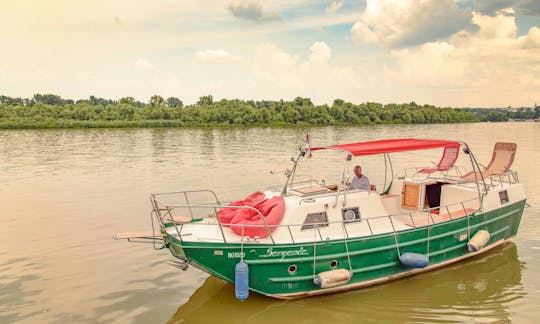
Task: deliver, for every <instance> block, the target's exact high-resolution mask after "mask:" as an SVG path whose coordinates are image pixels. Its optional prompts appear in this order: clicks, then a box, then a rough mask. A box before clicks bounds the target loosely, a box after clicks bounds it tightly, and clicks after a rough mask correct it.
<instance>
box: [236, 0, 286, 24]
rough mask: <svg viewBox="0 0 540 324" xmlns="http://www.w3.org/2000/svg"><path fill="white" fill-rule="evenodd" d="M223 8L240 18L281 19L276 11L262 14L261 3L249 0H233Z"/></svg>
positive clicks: (254, 19) (256, 19) (255, 19)
mask: <svg viewBox="0 0 540 324" xmlns="http://www.w3.org/2000/svg"><path fill="white" fill-rule="evenodd" d="M225 8H227V9H228V10H229V11H230V12H231V13H232V14H233V16H235V17H237V18H241V19H247V20H253V21H260V20H279V19H281V17H280V16H279V15H278V14H277V13H271V14H267V15H264V14H263V7H262V5H261V4H260V3H258V2H255V1H250V0H233V1H231V2H230V3H229V4H228V5H227V6H226V7H225Z"/></svg>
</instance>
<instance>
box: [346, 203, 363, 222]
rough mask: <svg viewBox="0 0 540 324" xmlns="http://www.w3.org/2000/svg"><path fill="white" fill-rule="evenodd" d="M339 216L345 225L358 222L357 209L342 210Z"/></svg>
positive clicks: (358, 214)
mask: <svg viewBox="0 0 540 324" xmlns="http://www.w3.org/2000/svg"><path fill="white" fill-rule="evenodd" d="M341 216H342V217H343V221H344V222H345V223H352V222H357V221H359V220H360V210H358V207H352V208H343V209H342V210H341Z"/></svg>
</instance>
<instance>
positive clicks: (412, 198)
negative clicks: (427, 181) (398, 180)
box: [401, 182, 420, 210]
mask: <svg viewBox="0 0 540 324" xmlns="http://www.w3.org/2000/svg"><path fill="white" fill-rule="evenodd" d="M401 197H402V198H401V207H402V208H404V209H409V210H418V201H419V197H420V184H418V183H412V182H405V183H403V194H402V196H401Z"/></svg>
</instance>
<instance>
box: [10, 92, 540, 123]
mask: <svg viewBox="0 0 540 324" xmlns="http://www.w3.org/2000/svg"><path fill="white" fill-rule="evenodd" d="M534 113H535V114H536V115H538V109H537V110H536V111H535V112H533V115H534ZM484 115H485V114H484V112H478V111H476V110H474V109H454V108H440V107H435V106H431V105H417V104H416V103H415V102H411V103H405V104H386V105H383V104H380V103H374V102H366V103H362V104H352V103H350V102H345V101H344V100H341V99H336V100H334V102H333V104H332V105H331V106H329V105H326V104H324V105H314V104H313V103H312V101H311V99H309V98H302V97H297V98H295V99H294V100H291V101H284V100H279V101H270V100H262V101H253V100H239V99H232V100H229V99H221V100H219V101H214V99H213V97H212V96H211V95H207V96H202V97H200V98H199V100H198V101H197V103H195V104H193V105H187V106H185V105H184V104H183V102H182V101H181V100H180V99H178V98H175V97H169V98H163V97H161V96H159V95H154V96H152V97H151V98H150V100H149V101H148V102H147V103H143V102H140V101H137V100H135V99H134V98H133V97H125V98H121V99H119V100H110V99H104V98H98V97H95V96H90V98H88V99H82V100H77V101H74V100H72V99H63V98H61V97H60V96H58V95H54V94H35V95H34V96H33V97H32V98H30V99H28V98H11V97H7V96H0V128H76V127H189V126H231V125H244V126H246V125H260V126H263V125H271V126H288V125H304V126H309V125H373V124H431V123H466V122H476V121H482V120H488V119H486V118H484V117H485V116H484Z"/></svg>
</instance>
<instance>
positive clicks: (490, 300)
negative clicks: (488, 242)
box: [0, 122, 540, 323]
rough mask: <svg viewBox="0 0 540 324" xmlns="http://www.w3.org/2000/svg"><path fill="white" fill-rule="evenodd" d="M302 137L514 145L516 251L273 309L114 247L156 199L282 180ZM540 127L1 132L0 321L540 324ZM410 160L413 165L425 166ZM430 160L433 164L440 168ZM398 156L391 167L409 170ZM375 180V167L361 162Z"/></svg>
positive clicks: (142, 222)
mask: <svg viewBox="0 0 540 324" xmlns="http://www.w3.org/2000/svg"><path fill="white" fill-rule="evenodd" d="M306 131H309V133H310V135H311V137H312V142H313V145H326V144H333V143H339V142H349V141H360V140H369V139H379V138H392V137H425V138H439V139H458V140H464V141H466V142H467V143H468V144H469V145H470V146H471V147H472V148H473V150H474V152H475V153H476V155H477V157H478V159H479V160H480V161H481V162H483V163H487V162H488V161H489V159H490V157H491V150H492V148H493V144H494V143H495V142H496V141H514V142H516V143H518V153H517V157H516V160H515V162H514V166H513V168H514V169H515V170H517V171H519V173H520V179H521V181H522V182H523V183H524V184H525V186H526V190H527V193H528V197H529V199H528V201H529V203H530V204H531V205H532V207H529V208H526V210H525V213H524V218H523V221H522V225H521V228H520V231H519V234H518V237H517V239H516V241H515V244H509V245H507V246H505V247H504V248H502V249H497V250H495V251H492V252H491V253H489V254H488V255H486V256H485V257H483V258H477V259H474V260H470V261H467V262H462V263H459V264H456V265H453V266H450V267H447V268H444V269H442V270H438V271H434V272H431V273H427V274H424V275H420V276H416V277H412V278H409V279H404V280H400V281H396V282H393V283H389V284H386V285H381V286H376V287H372V288H368V289H364V290H357V291H352V292H348V293H343V294H335V295H327V296H321V297H316V298H309V299H300V300H293V301H279V300H274V299H269V298H266V297H263V296H259V295H256V294H254V293H252V294H251V295H250V297H249V298H248V300H246V301H245V302H243V303H241V302H239V301H237V300H236V299H235V298H234V287H233V286H232V285H229V284H226V283H224V282H222V281H220V280H218V279H215V278H208V276H207V275H206V274H205V273H203V272H201V271H199V270H196V269H193V268H190V270H189V271H187V272H183V271H180V270H177V269H175V268H173V267H171V266H169V265H168V264H167V260H169V258H170V257H169V253H168V252H167V251H166V250H161V251H154V250H153V249H152V246H151V245H148V244H134V243H127V242H124V241H113V240H112V238H111V236H112V234H113V233H115V232H122V231H131V230H145V229H149V227H150V220H149V211H150V204H149V200H148V194H149V193H151V192H164V191H174V190H179V189H199V188H213V189H215V190H216V191H217V192H218V193H219V194H220V195H221V196H223V197H224V198H225V199H235V198H239V197H243V196H245V195H247V194H248V193H251V192H253V191H255V190H258V189H260V188H261V187H266V186H269V185H275V184H279V183H282V180H283V176H282V175H279V174H278V175H272V174H270V172H269V171H270V170H274V171H275V170H283V169H284V168H286V167H289V166H290V165H289V163H290V162H288V158H289V157H290V156H292V155H294V153H295V151H296V149H297V147H298V146H300V145H302V141H303V138H304V136H305V133H306ZM539 143H540V123H528V122H527V123H501V124H495V123H483V124H467V125H465V124H457V125H420V126H377V127H325V128H297V129H293V128H253V129H136V130H124V129H122V130H16V131H0V169H1V172H0V206H1V208H2V209H1V210H2V212H1V213H0V221H1V229H0V323H11V322H137V323H148V322H153V323H159V322H167V321H169V322H172V323H176V322H184V323H210V322H216V321H219V323H229V322H236V323H247V322H252V321H256V322H257V323H275V322H276V321H280V322H292V321H295V322H299V323H318V322H321V321H334V322H338V323H342V322H353V321H354V322H430V323H433V322H466V323H493V322H497V323H501V322H502V323H505V322H515V323H538V322H539V321H540V310H539V309H538V305H539V304H540V279H539V276H538V273H539V272H540V207H539V206H540V183H539V181H538V175H539V172H538V165H539V162H538V161H540V144H539ZM422 154H423V153H420V154H416V155H415V154H413V155H412V159H413V160H415V159H417V160H418V161H425V159H424V158H425V156H423V155H422ZM437 158H438V157H435V158H434V159H437ZM413 162H415V161H411V155H408V156H407V159H405V158H401V157H400V156H398V158H397V161H395V164H396V165H397V166H401V165H407V164H408V163H412V164H414V163H413ZM362 163H363V164H364V165H365V167H364V169H366V171H367V173H368V174H369V175H370V177H375V178H376V177H378V176H379V175H377V174H375V173H376V171H378V170H377V169H376V168H375V167H376V166H377V163H378V162H376V161H375V162H374V161H369V160H366V161H365V162H362Z"/></svg>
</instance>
